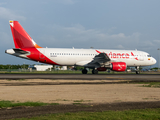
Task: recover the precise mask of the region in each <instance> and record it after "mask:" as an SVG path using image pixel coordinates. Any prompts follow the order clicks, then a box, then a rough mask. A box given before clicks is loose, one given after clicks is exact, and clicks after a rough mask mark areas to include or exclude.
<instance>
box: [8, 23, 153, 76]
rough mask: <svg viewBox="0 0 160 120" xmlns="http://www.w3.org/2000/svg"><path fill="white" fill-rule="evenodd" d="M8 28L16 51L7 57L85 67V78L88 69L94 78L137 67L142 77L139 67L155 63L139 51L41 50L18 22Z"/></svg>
mask: <svg viewBox="0 0 160 120" xmlns="http://www.w3.org/2000/svg"><path fill="white" fill-rule="evenodd" d="M9 24H10V27H11V32H12V36H13V41H14V45H15V48H13V49H8V50H6V51H5V53H8V54H10V55H14V56H16V57H21V58H25V59H29V60H33V61H37V62H41V63H46V64H52V65H60V66H83V67H84V69H83V70H82V74H87V72H88V71H87V68H90V69H92V74H98V71H106V70H107V69H110V70H112V71H117V72H123V71H126V69H127V67H135V68H136V74H139V73H140V71H139V67H141V66H150V65H154V64H155V63H156V59H155V58H153V57H152V56H151V55H149V54H148V53H147V52H143V51H138V50H111V49H75V48H72V49H71V48H68V49H66V48H42V47H40V46H39V45H37V44H36V42H35V41H34V40H33V39H32V38H31V37H30V36H29V34H28V33H27V32H26V31H25V30H24V29H23V27H22V26H21V25H20V24H19V22H18V21H9Z"/></svg>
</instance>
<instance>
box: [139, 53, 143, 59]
mask: <svg viewBox="0 0 160 120" xmlns="http://www.w3.org/2000/svg"><path fill="white" fill-rule="evenodd" d="M138 58H139V61H143V60H144V54H143V53H139V55H138Z"/></svg>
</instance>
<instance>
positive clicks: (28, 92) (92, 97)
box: [0, 79, 160, 104]
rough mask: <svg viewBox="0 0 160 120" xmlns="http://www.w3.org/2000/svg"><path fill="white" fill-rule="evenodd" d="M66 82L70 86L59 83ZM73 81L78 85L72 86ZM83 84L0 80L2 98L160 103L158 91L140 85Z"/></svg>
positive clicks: (63, 102)
mask: <svg viewBox="0 0 160 120" xmlns="http://www.w3.org/2000/svg"><path fill="white" fill-rule="evenodd" d="M64 82H65V83H67V82H68V84H66V85H64V84H62V85H61V84H60V83H64ZM70 82H72V83H75V84H69V83H70ZM81 82H82V81H80V80H72V81H69V80H67V81H66V80H42V79H41V80H35V79H33V80H18V81H17V80H14V81H8V80H1V81H0V87H1V91H0V96H1V98H0V99H1V100H10V101H15V102H16V101H19V102H26V101H33V102H36V101H39V102H45V103H60V104H73V103H115V102H135V101H136V102H143V101H160V94H159V90H160V89H159V88H149V87H141V86H142V85H140V84H114V83H115V80H114V82H112V84H105V83H106V81H105V80H94V81H85V82H88V83H95V84H82V83H81ZM107 82H110V81H107ZM116 82H118V81H116ZM120 82H121V81H120ZM44 83H45V84H44ZM96 83H102V84H96ZM57 84H59V85H57Z"/></svg>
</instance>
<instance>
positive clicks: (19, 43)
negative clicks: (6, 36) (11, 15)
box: [9, 21, 41, 48]
mask: <svg viewBox="0 0 160 120" xmlns="http://www.w3.org/2000/svg"><path fill="white" fill-rule="evenodd" d="M9 23H10V27H11V31H12V35H13V40H14V44H15V48H41V47H40V46H38V45H37V44H36V43H35V42H34V41H33V39H32V38H31V37H30V36H29V35H28V33H27V32H26V31H25V30H24V29H23V27H22V26H21V25H20V24H19V22H18V21H9Z"/></svg>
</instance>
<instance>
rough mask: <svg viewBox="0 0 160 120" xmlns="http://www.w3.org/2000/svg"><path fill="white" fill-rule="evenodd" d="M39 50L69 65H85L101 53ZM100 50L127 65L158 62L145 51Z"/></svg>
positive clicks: (71, 50)
mask: <svg viewBox="0 0 160 120" xmlns="http://www.w3.org/2000/svg"><path fill="white" fill-rule="evenodd" d="M38 50H39V51H40V52H41V53H43V54H44V55H45V56H46V57H48V58H49V59H50V60H52V61H54V62H55V63H57V64H59V65H68V66H69V65H71V66H72V65H78V66H84V65H85V64H87V63H89V62H91V61H92V60H93V58H94V57H95V56H96V55H98V54H99V53H98V52H97V51H96V50H95V49H64V48H38ZM98 51H100V52H102V53H103V52H104V53H106V54H107V55H108V56H109V58H110V59H111V61H110V62H125V63H126V64H127V66H150V65H153V64H155V63H156V60H155V59H154V58H153V57H151V56H150V55H149V54H148V53H146V52H143V51H137V50H106V49H98ZM42 59H43V58H42Z"/></svg>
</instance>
